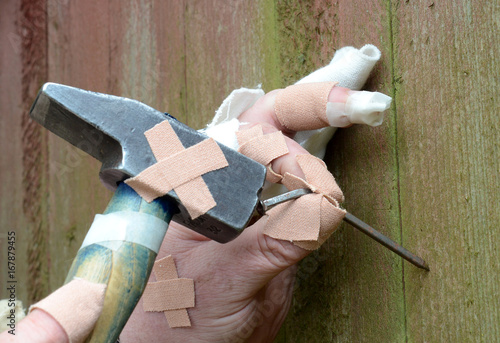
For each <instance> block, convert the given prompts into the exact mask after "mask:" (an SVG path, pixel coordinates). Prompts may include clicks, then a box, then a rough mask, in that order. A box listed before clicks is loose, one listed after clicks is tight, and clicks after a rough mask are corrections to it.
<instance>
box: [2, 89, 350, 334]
mask: <svg viewBox="0 0 500 343" xmlns="http://www.w3.org/2000/svg"><path fill="white" fill-rule="evenodd" d="M348 91H349V90H348V89H347V88H342V87H334V88H333V89H332V91H331V92H330V95H329V98H328V100H329V101H331V102H345V101H346V100H347V96H348V94H347V92H348ZM277 92H279V90H275V91H272V92H269V93H267V94H266V95H265V96H263V97H262V98H260V99H259V100H258V101H257V103H256V104H255V105H254V106H253V107H252V108H250V109H248V110H247V111H246V112H244V113H243V114H242V115H241V116H240V118H239V119H240V121H241V122H245V123H248V124H246V126H245V127H242V129H246V128H250V127H251V126H253V125H256V124H259V123H260V124H262V125H263V127H264V133H265V134H266V133H271V132H274V131H277V130H280V131H282V132H283V133H284V134H285V136H286V143H287V146H288V149H289V151H290V152H289V154H287V155H284V156H282V157H279V158H277V159H276V160H274V161H273V163H272V168H273V170H274V171H276V172H277V173H279V174H282V175H283V174H284V173H285V172H289V173H291V174H294V175H297V176H299V177H304V175H303V173H302V171H301V169H300V168H299V166H298V164H297V162H296V160H295V156H296V155H299V154H308V152H307V151H306V150H304V149H303V148H302V147H301V146H300V145H299V144H297V143H296V142H295V141H294V140H293V139H292V138H293V136H294V135H295V132H293V131H289V130H287V129H286V128H284V127H283V126H282V125H281V124H280V123H279V121H278V120H277V118H276V115H275V114H274V101H275V98H276V94H277ZM265 222H266V217H263V218H261V219H259V220H258V221H257V222H256V223H255V224H254V225H252V226H250V227H248V228H247V229H246V230H245V231H244V232H243V233H242V234H241V235H240V236H239V237H238V238H237V239H235V240H234V241H232V242H230V243H227V244H224V245H221V244H219V243H216V242H214V241H211V240H209V239H208V238H206V237H204V236H202V235H200V234H197V233H195V232H193V231H191V230H189V229H187V228H185V227H183V226H181V225H179V224H176V223H171V225H170V227H169V229H168V232H167V234H166V236H165V239H164V241H163V244H162V247H161V249H160V252H159V253H158V258H163V257H165V256H167V255H172V256H173V257H174V260H175V263H176V267H177V271H178V274H179V277H181V278H191V279H194V280H195V294H196V306H195V307H194V308H190V309H189V310H188V313H189V316H190V319H191V323H192V327H190V328H176V329H170V328H169V327H168V323H167V320H166V318H165V316H164V314H163V313H152V312H147V313H146V312H144V311H143V307H142V300H141V301H140V303H139V304H138V306H137V307H136V309H135V311H134V312H133V314H132V316H131V318H130V320H129V322H128V323H127V326H126V327H125V329H124V330H123V332H122V334H121V336H120V337H121V342H125V343H127V342H183V341H184V342H272V341H273V340H274V338H275V337H276V334H277V333H278V330H279V328H280V327H281V325H282V323H283V321H284V319H285V317H286V314H287V312H288V310H289V308H290V304H291V299H292V291H293V284H294V280H295V272H296V270H297V266H296V263H297V262H299V261H300V260H301V259H303V258H304V257H306V256H307V255H308V254H309V253H310V251H307V250H304V249H302V248H299V247H297V246H295V245H293V244H291V243H290V242H287V241H280V240H276V239H273V238H270V237H268V236H266V235H264V234H263V233H262V232H263V228H264V225H265ZM0 341H2V342H33V343H42V342H55V343H58V342H61V343H63V342H68V337H67V336H66V333H65V332H64V330H63V329H62V328H61V327H60V326H59V324H58V323H57V322H56V321H55V320H54V319H53V318H52V317H51V316H50V315H49V314H47V313H45V312H43V311H40V310H34V311H33V312H31V313H30V314H29V315H28V316H27V317H26V318H25V319H24V320H22V321H21V322H20V323H19V324H18V327H17V328H16V336H12V335H9V334H7V333H6V332H4V333H2V334H0Z"/></svg>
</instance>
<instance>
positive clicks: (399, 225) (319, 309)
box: [0, 0, 500, 342]
mask: <svg viewBox="0 0 500 343" xmlns="http://www.w3.org/2000/svg"><path fill="white" fill-rule="evenodd" d="M499 7H500V4H499V3H498V2H495V1H472V0H460V1H451V0H449V1H440V2H437V1H436V2H432V1H387V0H386V1H384V0H369V1H326V0H320V1H314V2H312V1H285V0H276V1H271V0H259V1H250V0H247V1H229V0H227V1H203V0H198V1H190V0H189V1H188V0H184V1H149V0H142V1H141V0H134V1H132V0H131V1H117V0H108V1H98V0H92V1H78V2H76V1H75V2H73V1H68V0H46V1H45V0H43V1H41V0H39V1H28V0H25V1H22V0H9V1H2V2H0V47H1V49H0V53H1V55H0V56H1V60H0V68H1V69H0V89H1V90H2V91H1V92H0V109H1V111H2V115H1V116H0V141H1V143H0V144H1V147H2V154H1V155H0V194H1V198H0V199H1V203H0V227H1V235H0V244H1V247H2V248H1V249H0V251H2V252H3V251H5V247H6V232H7V231H11V230H14V231H16V232H17V255H16V265H17V273H16V277H17V279H18V292H17V295H18V297H19V298H20V299H22V300H23V301H25V302H26V303H31V302H33V301H34V300H36V299H39V298H40V297H42V296H44V295H45V294H47V293H48V292H49V291H51V290H54V289H55V288H57V287H58V286H59V285H61V284H62V283H63V281H64V278H65V275H66V273H67V271H68V269H69V267H70V265H71V260H72V258H73V257H74V256H75V253H76V251H77V249H78V247H79V245H80V243H81V241H82V239H83V237H84V235H85V233H86V231H87V229H88V227H89V225H90V223H91V221H92V219H93V216H94V214H95V213H100V212H102V211H103V210H104V208H105V205H106V203H107V201H108V200H109V198H110V196H111V194H110V193H109V192H108V191H106V190H105V189H104V188H103V187H102V186H101V185H100V182H99V180H98V176H97V174H98V171H99V167H100V166H99V163H97V162H96V161H94V160H92V159H91V158H89V157H87V156H83V155H81V154H80V153H79V152H78V151H77V150H76V149H73V148H71V147H69V146H68V145H67V144H66V143H65V142H63V141H62V140H60V139H59V138H57V137H55V136H53V135H51V134H47V133H46V132H45V131H44V130H40V129H39V128H38V127H37V126H36V125H33V124H31V123H30V122H29V121H27V120H26V112H27V109H28V108H29V106H30V104H31V102H32V101H33V99H34V96H35V95H36V92H37V89H38V87H39V86H40V85H41V84H42V83H43V82H44V81H47V80H50V81H55V82H61V83H65V84H69V85H73V86H77V87H81V88H86V89H91V90H95V91H100V92H107V93H112V94H117V95H123V96H128V97H132V98H136V99H138V100H141V101H144V102H146V103H148V104H149V105H151V106H153V107H155V108H158V109H160V110H165V111H169V112H170V113H171V114H173V115H175V116H176V117H178V118H179V119H180V120H181V121H183V122H185V123H188V124H189V125H191V126H193V127H196V128H200V127H202V126H203V125H204V124H205V123H206V122H207V121H208V120H209V119H210V118H211V116H212V115H213V112H214V110H215V109H216V107H217V106H218V105H219V104H220V102H221V101H222V100H223V99H224V97H225V96H226V95H227V94H228V93H229V92H230V91H231V90H232V89H233V88H237V87H240V86H246V87H255V86H257V85H258V84H259V83H262V86H263V88H264V89H265V90H271V89H274V88H277V87H282V86H285V85H287V84H289V83H291V82H294V81H296V80H297V79H299V78H300V77H301V76H303V75H306V74H307V73H308V72H310V71H312V70H314V69H315V68H316V67H319V66H321V65H323V64H325V63H327V62H328V61H329V60H330V59H331V57H332V55H333V53H334V52H335V50H336V49H338V48H340V47H342V46H344V45H353V46H356V47H360V46H362V45H363V44H365V43H373V44H375V45H377V46H378V47H379V48H380V49H381V51H382V54H383V57H382V60H381V62H380V63H379V64H378V66H377V68H376V70H375V71H374V74H373V77H372V78H371V79H370V80H369V82H368V85H367V88H368V89H372V90H378V91H382V92H385V93H387V94H389V95H392V96H393V97H394V103H393V106H392V109H391V111H390V112H388V113H387V116H386V120H385V122H384V124H383V125H382V126H380V127H377V128H367V127H358V126H356V127H353V128H350V129H346V130H340V131H338V132H337V133H336V136H335V137H334V139H333V140H332V142H331V144H330V146H329V150H328V155H327V162H328V164H329V166H330V168H331V170H332V172H333V173H334V175H335V176H336V177H337V179H338V182H339V184H340V185H341V187H342V188H343V190H344V193H345V195H346V199H347V200H346V203H345V207H346V208H348V209H349V210H350V211H351V212H353V213H354V214H356V215H357V216H359V217H360V218H362V219H364V220H365V221H367V222H369V223H371V224H373V225H374V226H375V227H376V228H378V229H379V230H380V231H382V232H383V233H385V234H386V235H388V236H390V237H392V238H394V239H395V240H397V241H399V242H402V244H403V245H405V246H406V247H407V248H409V249H410V250H412V251H415V252H417V253H418V254H420V255H421V256H422V257H423V258H424V259H426V260H427V261H428V263H429V264H430V267H431V272H430V273H425V272H422V271H421V270H419V269H416V268H415V267H413V266H412V265H410V264H408V263H406V262H403V261H402V260H401V258H399V257H397V256H395V255H394V254H393V253H391V252H389V251H387V250H386V249H384V248H382V247H381V246H379V245H378V244H376V243H375V242H373V241H371V240H369V239H368V238H367V237H365V236H364V235H362V234H361V233H359V232H357V231H355V230H354V229H352V228H351V227H349V226H347V225H343V226H342V227H341V228H340V230H339V231H338V232H336V233H335V234H334V236H333V237H332V239H331V240H330V241H329V242H327V243H326V244H325V245H324V246H323V247H322V248H321V249H320V250H319V251H318V252H316V253H314V254H313V255H312V256H311V257H309V258H307V259H306V260H304V261H303V262H302V264H301V268H300V271H299V275H298V281H297V289H296V292H295V298H294V303H293V307H292V309H291V311H290V314H289V316H288V318H287V321H286V323H285V325H284V327H283V329H282V330H281V333H280V336H279V338H278V339H277V341H279V342H358V341H359V342H405V341H410V342H493V341H496V340H497V339H498V338H497V337H498V336H499V334H500V332H499V331H500V324H499V323H500V313H499V308H500V294H499V287H500V276H499V275H500V270H499V269H500V267H499V262H500V259H499V250H500V249H499V248H500V247H499V242H500V237H499V229H498V228H499V226H500V214H499V213H500V181H499V179H498V177H499V174H500V173H499V172H500V168H499V158H500V154H499V145H500V143H499V142H500V140H499V137H498V130H499V119H498V118H499V117H498V115H499V105H498V81H499V79H498V75H499V69H500V67H499V64H498V58H497V56H498V55H499V46H500V39H499V27H498V26H499V23H498V17H499V16H500V8H499ZM5 261H6V254H5V253H2V255H1V256H0V284H1V285H2V290H1V292H0V295H1V297H6V296H7V293H6V289H5V287H4V285H5V284H6V278H7V271H6V263H5Z"/></svg>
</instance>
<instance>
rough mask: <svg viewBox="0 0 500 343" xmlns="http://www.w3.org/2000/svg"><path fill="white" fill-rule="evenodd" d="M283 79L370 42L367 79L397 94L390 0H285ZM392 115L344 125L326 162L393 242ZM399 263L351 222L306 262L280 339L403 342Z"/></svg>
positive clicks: (354, 207)
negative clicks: (373, 123)
mask: <svg viewBox="0 0 500 343" xmlns="http://www.w3.org/2000/svg"><path fill="white" fill-rule="evenodd" d="M277 11H278V13H279V15H278V16H277V18H278V23H279V25H278V28H279V33H278V36H279V38H280V47H282V48H281V49H280V51H281V61H282V78H283V82H285V83H290V82H295V81H296V80H298V79H300V78H301V77H303V76H305V75H307V74H308V73H309V72H311V71H313V70H314V69H316V68H318V67H320V66H323V65H325V64H327V63H329V61H330V59H331V58H332V57H333V54H334V52H335V51H336V49H339V48H341V47H343V46H345V45H351V46H355V47H357V48H360V47H362V46H363V45H364V44H367V43H372V44H375V45H376V46H378V47H379V48H380V50H381V51H382V60H381V61H380V62H379V63H378V65H377V67H376V68H375V70H374V71H373V73H372V75H373V76H372V78H371V79H370V80H369V82H368V84H367V88H368V89H371V90H377V91H381V92H384V93H387V94H391V92H392V86H391V82H392V77H391V44H390V41H391V36H390V27H389V26H390V22H389V17H388V11H387V8H386V5H385V3H384V2H383V1H366V2H333V3H332V2H327V1H324V2H297V1H278V9H277ZM394 124H395V123H394V120H393V118H391V114H390V113H388V115H387V116H386V119H385V122H384V124H383V125H382V126H380V127H377V128H370V127H362V126H355V127H352V128H349V129H344V130H339V131H337V133H336V135H335V137H334V139H333V141H332V142H331V144H330V147H329V149H328V151H327V155H326V157H325V160H326V161H327V163H328V165H329V167H330V169H331V170H332V171H333V174H334V175H335V176H336V178H337V181H338V183H339V185H340V186H341V188H342V189H343V191H344V195H345V197H346V201H345V203H344V206H345V207H346V208H347V209H348V210H349V211H350V212H352V213H354V214H355V215H356V216H358V217H359V218H362V219H363V220H364V221H366V222H368V223H371V224H372V225H373V226H374V227H376V228H377V229H378V230H380V231H381V232H383V233H384V234H386V235H387V236H389V237H392V238H393V239H395V240H396V241H398V240H399V238H400V227H399V208H398V195H397V168H396V158H395V156H396V155H395V151H396V146H395V136H394V131H395V129H394ZM401 268H402V262H401V258H399V257H397V256H396V255H394V254H393V253H391V252H390V251H388V250H386V249H384V248H383V247H381V246H380V245H378V244H376V243H375V242H374V241H372V240H370V239H368V238H367V237H366V236H364V235H363V234H361V233H360V232H358V231H356V230H355V229H353V228H352V227H350V226H348V225H347V224H344V225H342V226H341V228H340V229H339V230H338V232H336V233H335V234H334V235H333V237H332V238H331V239H330V240H329V241H328V242H327V243H326V244H324V245H323V247H322V248H321V250H320V251H319V252H317V253H315V254H313V255H312V256H310V257H309V258H307V259H306V260H304V261H303V262H302V264H301V268H300V269H299V274H298V281H299V282H300V283H299V286H298V287H297V289H296V292H295V294H294V300H295V301H294V305H293V307H292V309H291V312H290V314H289V316H288V318H287V322H286V324H285V327H284V328H283V330H282V332H281V337H280V339H281V340H282V341H283V342H313V341H318V342H320V341H321V342H398V341H404V337H405V321H404V298H403V287H402V269H401Z"/></svg>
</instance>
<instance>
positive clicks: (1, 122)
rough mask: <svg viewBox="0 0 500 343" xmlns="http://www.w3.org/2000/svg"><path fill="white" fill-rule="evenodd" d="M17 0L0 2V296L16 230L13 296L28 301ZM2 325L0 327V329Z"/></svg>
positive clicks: (28, 228) (4, 291) (3, 294)
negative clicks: (10, 234)
mask: <svg viewBox="0 0 500 343" xmlns="http://www.w3.org/2000/svg"><path fill="white" fill-rule="evenodd" d="M21 18H22V12H21V1H16V0H11V1H3V2H1V3H0V46H1V47H2V48H1V49H0V88H1V90H2V91H1V92H0V113H2V115H0V146H1V147H2V154H0V194H1V197H0V251H2V255H1V256H0V285H2V289H1V290H0V298H7V297H8V296H9V295H10V294H9V293H8V291H7V289H6V287H4V286H5V285H7V280H8V274H7V271H8V269H7V253H6V252H7V237H8V236H7V233H8V232H9V231H15V232H16V244H15V248H16V251H15V253H16V261H15V266H16V271H15V279H16V280H17V281H18V282H19V284H18V286H17V287H16V296H17V298H18V299H20V300H22V301H23V302H24V303H27V302H28V287H27V285H28V280H29V278H28V268H27V266H28V259H27V254H26V251H27V249H28V244H29V240H30V238H29V237H30V234H29V232H30V231H31V230H32V228H33V227H32V226H33V224H32V223H31V222H29V221H27V220H26V218H25V215H24V211H23V200H24V185H25V184H24V183H23V169H24V168H23V148H24V146H23V139H22V138H23V126H22V118H23V111H24V109H25V104H24V103H23V99H22V86H23V80H22V78H21V77H20V75H22V73H23V59H22V54H23V47H24V46H23V40H22V30H21V25H20V24H21ZM4 329H5V328H0V330H4Z"/></svg>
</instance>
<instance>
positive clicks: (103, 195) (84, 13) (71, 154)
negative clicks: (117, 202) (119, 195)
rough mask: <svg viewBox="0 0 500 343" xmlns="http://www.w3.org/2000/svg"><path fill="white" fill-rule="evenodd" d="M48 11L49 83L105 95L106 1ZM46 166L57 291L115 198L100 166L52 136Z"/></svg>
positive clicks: (64, 4) (53, 1) (53, 5)
mask: <svg viewBox="0 0 500 343" xmlns="http://www.w3.org/2000/svg"><path fill="white" fill-rule="evenodd" d="M48 10H49V18H48V36H49V43H48V48H49V61H50V63H49V79H50V80H51V81H53V82H58V83H62V84H66V85H70V86H74V87H78V88H83V89H87V90H92V91H97V92H103V93H107V92H108V90H109V89H110V82H109V80H110V77H109V63H110V53H109V51H110V49H109V41H110V39H109V29H108V24H109V18H110V14H109V11H110V8H109V7H108V5H107V3H103V2H101V1H85V2H73V1H60V0H49V3H48ZM89 106H92V104H89ZM48 163H49V176H48V180H47V182H48V184H49V189H50V192H49V194H48V204H49V205H48V215H49V244H48V258H49V259H50V288H51V290H54V289H56V288H58V287H60V286H61V285H62V284H63V282H64V279H65V277H66V274H67V272H68V270H69V268H70V266H71V262H72V260H73V258H74V257H75V255H76V252H77V251H78V249H79V247H80V244H81V242H82V241H83V238H84V237H85V235H86V233H87V231H88V229H89V227H90V224H91V223H92V221H93V219H94V215H95V213H102V211H103V210H104V208H105V207H106V204H107V202H108V200H109V198H110V197H111V195H112V194H111V192H110V191H108V190H106V189H105V188H104V186H103V185H102V184H101V183H100V181H99V169H100V167H101V163H100V162H99V161H97V160H95V159H93V158H92V157H90V156H88V155H87V154H85V153H84V152H83V151H81V150H79V149H77V148H75V147H73V146H71V145H70V144H69V143H68V142H66V141H64V140H62V139H60V138H59V137H57V136H55V135H53V134H50V136H49V156H48Z"/></svg>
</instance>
